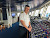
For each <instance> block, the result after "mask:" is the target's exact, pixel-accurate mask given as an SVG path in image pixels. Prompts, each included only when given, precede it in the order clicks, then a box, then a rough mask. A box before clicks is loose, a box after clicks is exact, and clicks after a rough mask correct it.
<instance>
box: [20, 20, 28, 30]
mask: <svg viewBox="0 0 50 38" xmlns="http://www.w3.org/2000/svg"><path fill="white" fill-rule="evenodd" d="M20 21H21V23H22V25H23V26H24V27H25V28H26V29H27V30H28V27H27V26H26V25H25V22H24V21H23V20H20Z"/></svg>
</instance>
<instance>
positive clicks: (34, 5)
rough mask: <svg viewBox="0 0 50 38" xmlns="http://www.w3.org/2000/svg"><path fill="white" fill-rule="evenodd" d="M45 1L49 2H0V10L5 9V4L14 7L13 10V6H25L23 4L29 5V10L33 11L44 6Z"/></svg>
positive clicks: (17, 0)
mask: <svg viewBox="0 0 50 38" xmlns="http://www.w3.org/2000/svg"><path fill="white" fill-rule="evenodd" d="M47 1H50V0H11V1H10V0H0V8H3V7H6V4H9V3H10V4H11V7H14V9H15V5H25V4H29V5H30V8H31V9H35V8H39V7H40V6H41V5H43V4H45V3H46V2H47ZM6 2H7V3H6ZM24 2H25V3H24Z"/></svg>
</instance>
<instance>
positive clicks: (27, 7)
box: [24, 5, 30, 13]
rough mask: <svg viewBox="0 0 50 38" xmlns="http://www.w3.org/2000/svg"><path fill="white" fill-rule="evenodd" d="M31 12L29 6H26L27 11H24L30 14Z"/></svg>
mask: <svg viewBox="0 0 50 38" xmlns="http://www.w3.org/2000/svg"><path fill="white" fill-rule="evenodd" d="M29 10H30V7H29V5H26V6H25V10H24V11H25V12H26V13H28V12H29Z"/></svg>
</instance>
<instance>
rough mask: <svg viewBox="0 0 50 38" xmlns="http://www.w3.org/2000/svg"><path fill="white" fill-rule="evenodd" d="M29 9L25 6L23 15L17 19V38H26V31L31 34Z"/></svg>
mask: <svg viewBox="0 0 50 38" xmlns="http://www.w3.org/2000/svg"><path fill="white" fill-rule="evenodd" d="M29 9H30V7H29V6H28V5H26V6H25V10H24V12H23V13H21V14H20V17H19V31H20V32H19V37H20V38H27V36H26V34H27V31H29V32H31V29H32V27H31V24H30V18H29V15H28V12H29Z"/></svg>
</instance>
